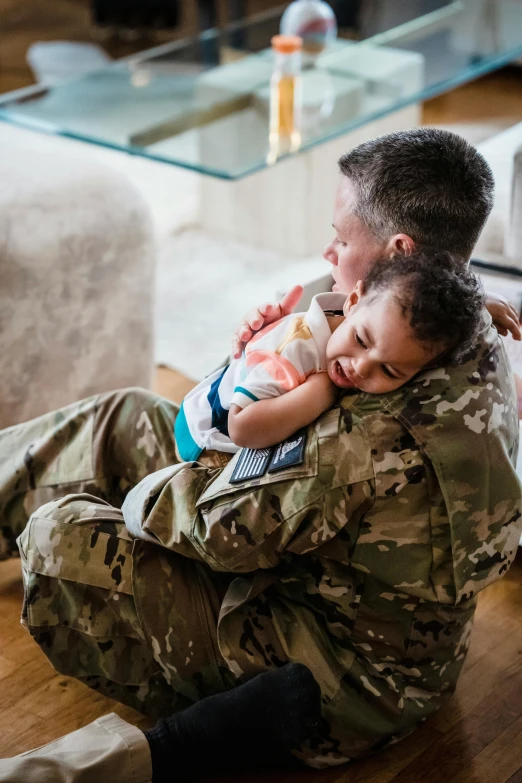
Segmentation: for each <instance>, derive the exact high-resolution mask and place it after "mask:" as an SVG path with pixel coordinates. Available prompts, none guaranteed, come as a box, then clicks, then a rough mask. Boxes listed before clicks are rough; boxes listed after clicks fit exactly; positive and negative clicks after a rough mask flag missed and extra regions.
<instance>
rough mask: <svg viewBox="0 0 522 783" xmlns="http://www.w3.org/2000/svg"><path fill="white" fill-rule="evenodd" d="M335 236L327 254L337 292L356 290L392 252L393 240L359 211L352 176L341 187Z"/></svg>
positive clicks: (335, 214) (333, 225)
mask: <svg viewBox="0 0 522 783" xmlns="http://www.w3.org/2000/svg"><path fill="white" fill-rule="evenodd" d="M332 227H333V231H334V236H333V238H332V241H331V242H330V244H329V245H328V246H327V247H326V248H325V250H324V253H323V257H324V258H325V259H326V260H327V261H329V262H330V263H331V264H332V265H333V269H332V276H333V279H334V286H333V290H334V291H344V292H345V293H346V294H348V293H350V291H352V290H353V288H354V287H355V285H356V283H357V281H358V280H362V279H363V278H364V277H365V276H366V272H367V271H368V269H369V267H370V266H371V265H372V264H374V263H375V262H376V261H377V259H379V258H383V257H386V256H387V255H392V254H393V252H396V250H397V248H395V247H394V246H392V245H393V242H392V241H391V242H384V241H380V240H378V239H377V238H376V237H374V236H373V234H372V233H371V232H370V231H369V229H368V228H366V226H365V225H364V224H363V223H362V221H361V220H360V219H359V218H358V217H357V215H356V214H355V189H354V186H353V185H352V182H351V180H349V179H348V177H343V178H342V181H341V183H340V185H339V187H338V188H337V194H336V197H335V205H334V214H333V224H332Z"/></svg>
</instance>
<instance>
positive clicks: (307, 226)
mask: <svg viewBox="0 0 522 783" xmlns="http://www.w3.org/2000/svg"><path fill="white" fill-rule="evenodd" d="M400 5H404V6H408V7H409V8H410V12H409V16H406V18H404V16H403V18H402V19H401V23H400V24H396V23H395V21H394V19H395V20H396V19H397V14H396V13H392V14H391V19H390V20H388V19H387V14H389V13H390V8H392V9H393V4H391V3H386V2H385V0H366V2H365V0H363V2H362V3H361V7H362V9H363V11H364V13H365V14H366V19H367V23H366V24H365V25H362V28H361V30H360V31H359V35H360V37H361V38H362V40H353V39H352V38H349V37H342V36H343V35H353V31H350V30H348V31H347V30H343V29H341V30H340V37H339V38H338V39H337V40H336V41H335V42H333V43H332V44H330V45H329V46H328V47H327V49H325V50H324V51H323V53H322V54H321V55H320V56H319V57H318V58H317V59H316V61H315V63H314V65H313V66H311V67H308V68H305V69H304V71H303V75H302V86H303V130H302V142H301V146H300V148H299V150H298V151H297V152H293V153H291V154H288V155H285V156H282V157H280V158H278V159H277V160H275V161H274V159H273V157H272V158H271V157H270V155H269V139H268V110H269V82H270V76H271V72H272V53H271V50H270V48H269V47H270V39H271V37H272V35H274V34H276V33H277V32H278V30H279V22H280V18H281V13H282V11H283V10H284V6H282V7H281V8H280V9H278V10H277V11H271V12H269V13H266V14H264V15H260V16H258V17H256V18H253V19H250V20H248V21H246V22H242V23H234V24H229V25H228V26H226V27H225V28H224V29H221V30H217V29H212V30H207V31H206V32H205V33H203V34H201V35H199V36H198V37H197V38H194V39H192V40H188V41H181V42H176V43H171V44H166V45H163V46H160V47H157V48H155V49H152V50H149V51H146V52H142V53H140V54H137V55H133V56H131V57H129V58H126V59H125V60H120V61H116V62H114V63H112V64H111V65H109V66H108V67H106V68H103V69H102V70H98V71H94V72H91V73H89V74H87V75H85V76H84V77H83V78H80V79H76V80H74V81H69V82H65V83H61V84H57V85H54V86H45V85H41V84H40V85H36V86H33V87H29V88H26V89H23V90H19V91H17V92H14V93H8V94H5V95H2V96H0V119H1V120H4V121H7V122H10V123H15V124H20V125H23V126H25V127H29V128H32V129H36V130H39V131H42V132H46V133H52V134H57V135H62V136H65V137H69V138H74V139H78V140H80V141H84V142H89V143H93V144H98V145H103V146H105V147H110V148H114V149H116V150H121V151H123V152H127V153H130V154H132V155H139V156H142V157H144V158H150V159H153V160H156V161H161V162H163V163H165V164H170V165H175V166H182V167H184V168H186V169H191V170H193V171H196V172H198V173H200V174H203V175H206V176H205V177H203V178H202V180H201V222H202V224H203V226H204V227H206V228H208V229H210V230H218V231H220V232H221V233H223V232H224V233H226V234H228V235H229V236H232V237H234V238H237V239H246V240H247V241H250V242H254V243H257V244H259V245H261V246H269V247H274V248H277V249H280V250H284V251H286V252H289V253H292V254H296V255H304V254H308V253H313V252H316V251H317V250H318V249H319V248H320V247H321V246H322V245H323V242H324V240H325V239H326V238H327V237H328V235H329V225H330V212H331V202H332V195H333V192H334V189H335V182H336V179H337V176H338V175H337V169H336V160H337V159H338V157H339V155H340V154H342V152H343V151H346V150H347V149H349V148H350V147H352V146H354V145H355V144H357V143H359V142H361V141H363V140H365V139H368V138H372V137H374V136H376V135H378V134H380V133H384V132H387V131H391V130H398V129H402V128H406V127H411V126H413V125H417V124H419V122H420V106H421V103H422V101H424V100H425V99H427V98H429V97H432V96H435V95H438V94H440V93H443V92H445V91H448V90H450V89H453V88H454V87H456V86H458V85H459V84H462V83H464V82H466V81H469V80H471V79H474V78H476V77H478V76H480V75H482V74H484V73H486V72H488V71H491V70H493V69H495V68H498V67H500V66H502V65H504V64H506V63H509V62H511V61H513V60H515V59H516V58H517V57H518V56H520V55H521V54H522V3H520V2H518V1H517V0H457V1H456V2H448V1H447V0H414V1H413V0H412V2H411V3H408V4H406V3H405V4H400ZM398 6H399V4H395V8H396V9H397V7H398ZM416 9H417V10H416ZM419 9H424V10H426V11H427V12H426V13H420V11H419ZM401 13H402V14H403V15H404V9H402V10H401ZM379 15H380V17H381V20H380V23H379ZM368 19H369V20H370V22H368ZM372 20H373V29H375V27H376V23H375V20H377V27H378V28H379V29H380V30H381V31H380V32H379V33H377V34H375V35H369V36H368V37H365V35H366V32H365V31H368V30H370V31H371V30H372V23H371V22H372Z"/></svg>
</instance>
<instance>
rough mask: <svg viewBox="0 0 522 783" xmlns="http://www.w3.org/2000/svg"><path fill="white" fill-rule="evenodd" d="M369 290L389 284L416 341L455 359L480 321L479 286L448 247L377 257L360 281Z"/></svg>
mask: <svg viewBox="0 0 522 783" xmlns="http://www.w3.org/2000/svg"><path fill="white" fill-rule="evenodd" d="M363 286H364V292H365V295H366V294H371V293H372V292H375V293H377V292H379V291H383V290H389V289H392V290H393V293H394V296H395V299H396V301H397V302H398V304H399V307H400V309H401V311H402V314H403V316H404V317H405V318H406V319H407V321H408V323H409V325H410V327H411V329H412V332H413V334H414V336H415V338H416V339H417V340H418V341H419V342H421V343H429V344H436V345H440V346H441V353H442V354H444V358H445V359H451V360H453V361H459V360H460V359H461V358H462V357H463V356H464V354H465V353H466V352H467V351H468V350H469V349H470V348H471V347H472V343H473V341H474V339H475V337H476V336H477V333H478V331H479V328H480V326H481V322H482V313H483V308H484V302H485V297H484V289H483V287H482V283H481V282H480V280H479V278H478V277H477V276H476V275H475V274H473V272H472V271H471V270H470V269H469V267H467V266H464V265H463V264H462V263H461V262H460V261H456V260H455V259H454V257H453V256H451V255H450V253H447V252H445V251H440V250H433V249H429V248H421V249H418V250H416V251H415V252H414V253H412V254H411V255H409V256H403V255H398V256H394V257H393V258H391V259H389V258H388V259H385V258H383V259H381V260H379V261H377V262H376V263H375V264H374V265H373V266H372V267H371V268H370V270H369V272H368V274H367V275H366V277H365V279H364V281H363Z"/></svg>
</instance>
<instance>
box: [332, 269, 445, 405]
mask: <svg viewBox="0 0 522 783" xmlns="http://www.w3.org/2000/svg"><path fill="white" fill-rule="evenodd" d="M344 313H345V316H346V318H345V319H344V321H343V322H342V323H341V325H340V326H338V327H337V329H336V330H335V332H334V333H333V334H332V336H331V338H330V340H329V341H328V345H327V348H326V357H327V369H328V375H329V377H330V380H331V381H333V383H335V385H336V386H340V387H341V388H342V389H361V391H365V392H369V393H370V394H384V393H385V392H390V391H393V390H394V389H398V388H399V386H402V385H403V384H404V383H406V382H407V381H409V380H410V378H413V376H414V375H416V374H417V373H418V372H419V371H420V370H422V368H423V367H424V366H425V365H426V364H428V363H429V362H430V361H432V360H433V359H434V358H435V357H436V356H438V355H439V354H440V353H441V351H442V347H441V346H437V345H433V346H429V345H425V344H423V343H420V342H419V341H418V340H416V339H415V337H414V336H413V334H412V331H411V328H410V325H409V323H408V321H407V320H406V319H405V318H404V316H403V315H402V312H401V310H400V307H399V305H398V304H397V302H396V300H395V297H394V293H393V291H382V292H381V291H379V292H376V293H373V292H372V293H370V294H368V295H366V296H362V284H361V282H359V283H357V286H356V288H355V290H354V291H352V293H351V294H350V296H349V297H348V298H347V300H346V302H345V305H344Z"/></svg>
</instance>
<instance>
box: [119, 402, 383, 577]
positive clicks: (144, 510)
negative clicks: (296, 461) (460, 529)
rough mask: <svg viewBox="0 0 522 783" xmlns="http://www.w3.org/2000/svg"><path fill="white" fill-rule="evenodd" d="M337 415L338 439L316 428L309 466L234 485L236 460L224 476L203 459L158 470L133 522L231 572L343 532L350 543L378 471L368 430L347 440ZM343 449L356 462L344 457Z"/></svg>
mask: <svg viewBox="0 0 522 783" xmlns="http://www.w3.org/2000/svg"><path fill="white" fill-rule="evenodd" d="M330 418H332V417H330ZM333 419H334V425H335V426H334V429H335V432H332V433H331V434H330V435H331V437H330V435H329V434H328V427H326V435H325V428H324V427H323V435H325V437H321V425H320V424H319V425H316V427H315V428H313V427H312V428H310V430H311V431H312V432H311V433H309V434H311V437H310V438H309V443H308V446H307V450H306V458H305V459H304V462H303V464H302V465H299V466H296V467H291V468H289V469H288V470H283V471H281V472H280V473H277V474H267V475H265V476H263V477H261V478H258V479H256V480H252V481H248V480H246V481H244V482H241V483H239V484H231V483H230V478H231V473H232V471H233V468H234V462H235V460H233V461H232V462H231V463H230V465H229V466H228V467H227V468H225V469H224V470H223V471H222V472H221V473H220V474H219V475H217V476H216V471H215V470H211V469H209V468H206V467H203V466H202V465H200V464H198V463H183V464H181V465H175V466H173V467H171V468H166V469H165V470H163V471H159V472H158V473H155V474H152V475H151V476H149V477H148V478H147V479H145V480H144V481H142V482H141V484H139V485H138V486H137V487H136V488H135V489H134V490H133V491H132V492H131V493H130V494H129V496H128V497H127V500H126V501H125V504H124V506H123V514H124V518H125V523H126V525H127V527H128V528H129V530H130V531H131V532H132V533H133V534H134V535H136V536H138V537H140V538H144V539H146V540H149V541H154V542H155V543H158V544H161V545H162V546H165V547H167V548H169V549H171V550H173V551H175V552H178V553H179V554H181V555H184V556H185V557H190V558H195V559H199V560H203V561H205V562H206V563H207V564H208V565H209V566H210V567H211V568H212V569H214V570H223V571H237V572H246V571H253V570H255V569H258V568H271V567H273V566H275V565H277V563H278V562H279V561H280V559H281V558H282V557H283V556H284V555H285V553H291V554H298V555H299V554H304V553H306V552H309V551H311V550H314V549H316V548H317V547H319V546H321V545H324V544H325V543H326V542H327V541H330V540H331V539H332V538H334V537H335V536H338V535H339V534H341V535H342V536H343V538H344V539H345V541H346V540H347V541H348V544H349V539H350V538H352V537H353V539H354V540H355V539H356V538H357V535H358V532H359V527H360V525H361V523H362V518H363V516H364V514H365V512H366V511H367V510H368V508H369V507H370V506H371V505H372V503H373V495H374V487H373V475H374V474H373V467H372V465H371V455H370V448H369V444H368V443H366V442H362V441H361V440H360V438H361V437H363V436H362V434H361V433H362V430H361V433H358V432H357V431H355V430H354V432H353V433H351V435H350V438H347V436H346V434H344V438H343V437H342V436H341V438H339V431H338V429H337V424H338V421H339V411H338V410H337V412H336V413H334V417H333ZM326 421H327V422H328V415H327V416H326ZM332 446H333V448H332ZM343 448H344V449H345V450H349V451H350V452H351V455H352V459H345V460H342V459H341V456H342V455H341V450H342V449H343ZM356 454H362V455H363V456H357V457H356V456H355V455H356ZM340 466H342V467H340Z"/></svg>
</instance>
